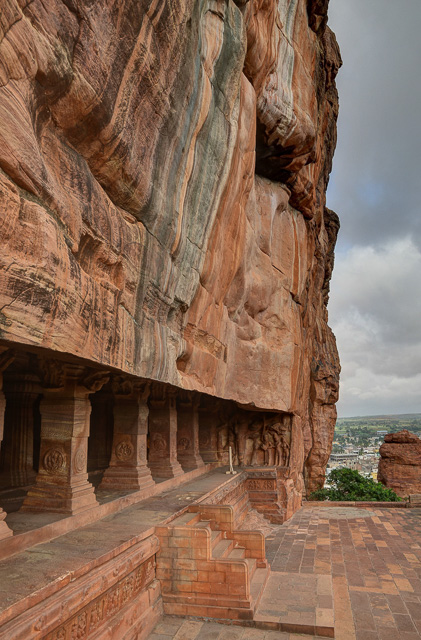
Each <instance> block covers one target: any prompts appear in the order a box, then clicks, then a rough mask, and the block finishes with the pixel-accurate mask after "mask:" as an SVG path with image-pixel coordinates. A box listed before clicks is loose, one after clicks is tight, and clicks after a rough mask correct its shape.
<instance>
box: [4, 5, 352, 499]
mask: <svg viewBox="0 0 421 640" xmlns="http://www.w3.org/2000/svg"><path fill="white" fill-rule="evenodd" d="M327 4H328V3H327V1H326V0H324V1H321V0H307V1H306V0H249V1H247V0H237V1H236V2H234V1H233V0H171V2H170V1H169V0H167V1H165V2H163V1H162V0H153V1H152V2H151V1H150V0H148V1H146V0H124V1H121V0H120V1H118V2H115V1H111V0H97V1H96V2H92V1H91V0H48V1H47V2H42V1H41V0H33V1H32V2H30V3H26V2H21V1H20V0H5V1H3V2H2V12H1V18H0V29H1V36H0V38H1V44H0V207H1V218H0V225H1V226H0V228H1V244H2V251H1V256H0V261H1V273H2V275H1V279H0V298H1V305H0V307H1V309H0V339H1V340H2V341H3V343H4V344H7V345H26V346H27V347H28V348H40V347H41V348H43V349H45V350H52V351H54V352H61V353H66V354H72V355H73V356H79V357H83V358H84V359H85V360H87V361H89V362H91V363H93V364H95V363H96V364H99V365H101V366H106V367H110V368H113V369H115V370H117V371H122V372H125V373H128V374H132V375H135V376H140V377H142V378H149V379H152V380H158V381H162V382H165V383H170V384H172V385H174V386H176V387H181V388H185V389H191V390H196V391H199V392H204V393H206V394H208V395H210V396H216V397H219V398H222V399H227V400H232V401H235V402H236V403H239V404H240V405H243V406H247V407H256V408H258V409H265V410H268V411H278V412H284V413H288V414H290V415H292V416H293V417H294V420H293V426H292V430H293V446H292V449H291V466H292V467H293V468H294V470H295V471H294V473H293V478H292V479H293V480H294V482H295V483H296V486H297V487H298V488H300V487H301V478H302V475H301V474H302V472H303V470H304V469H305V475H306V478H307V483H308V487H309V488H310V489H311V490H312V489H314V488H316V487H317V486H319V485H320V483H321V482H322V481H323V478H324V470H325V466H326V463H327V459H328V456H329V453H330V448H331V441H332V437H333V429H334V424H335V418H336V413H335V402H336V400H337V394H338V375H339V361H338V355H337V351H336V346H335V339H334V336H333V335H332V332H331V330H330V329H329V327H328V325H327V311H326V305H327V301H328V292H329V279H330V275H331V270H332V266H333V249H334V245H335V240H336V234H337V231H338V227H339V223H338V218H337V216H336V215H335V214H334V213H333V212H331V211H329V210H328V209H327V208H326V207H325V191H326V186H327V182H328V176H329V172H330V170H331V163H332V156H333V152H334V147H335V142H336V118H337V111H338V100H337V93H336V88H335V82H334V81H335V75H336V73H337V70H338V68H339V66H340V64H341V60H340V54H339V50H338V47H337V44H336V40H335V37H334V35H333V33H332V32H331V31H330V30H329V28H328V27H327V26H326V20H327Z"/></svg>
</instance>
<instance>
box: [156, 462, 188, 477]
mask: <svg viewBox="0 0 421 640" xmlns="http://www.w3.org/2000/svg"><path fill="white" fill-rule="evenodd" d="M149 468H150V470H151V473H152V475H154V476H156V477H157V478H176V477H177V476H181V475H183V474H184V471H183V469H182V467H181V464H180V463H179V462H170V461H169V460H160V461H156V462H155V461H152V460H150V461H149Z"/></svg>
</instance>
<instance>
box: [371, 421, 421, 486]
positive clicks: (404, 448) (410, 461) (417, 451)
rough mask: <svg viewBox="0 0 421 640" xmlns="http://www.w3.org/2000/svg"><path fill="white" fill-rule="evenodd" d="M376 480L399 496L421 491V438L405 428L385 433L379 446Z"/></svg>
mask: <svg viewBox="0 0 421 640" xmlns="http://www.w3.org/2000/svg"><path fill="white" fill-rule="evenodd" d="M378 480H379V482H382V483H383V484H384V485H385V486H386V487H389V489H393V491H395V492H396V493H397V494H398V496H401V497H405V496H408V495H410V494H419V493H421V439H420V438H418V437H417V436H416V435H415V434H414V433H410V432H409V431H407V430H406V429H404V430H403V431H398V432H397V433H389V434H387V435H386V436H385V437H384V444H382V446H381V447H380V461H379V471H378Z"/></svg>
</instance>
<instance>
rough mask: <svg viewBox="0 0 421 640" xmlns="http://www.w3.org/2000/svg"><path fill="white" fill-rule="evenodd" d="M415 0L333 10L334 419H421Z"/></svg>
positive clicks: (420, 11) (342, 4)
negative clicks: (337, 378) (415, 415)
mask: <svg viewBox="0 0 421 640" xmlns="http://www.w3.org/2000/svg"><path fill="white" fill-rule="evenodd" d="M420 24H421V2H420V0H401V1H400V2H396V1H395V0H330V7H329V25H330V27H331V28H332V29H333V30H334V31H335V33H336V35H337V38H338V42H339V45H340V47H341V51H342V57H343V61H344V65H343V67H342V69H341V70H340V73H339V75H338V81H337V82H338V90H339V100H340V115H339V126H338V146H337V150H336V154H335V158H334V165H333V172H332V176H331V181H330V185H329V190H328V199H327V202H328V206H329V207H331V208H332V209H334V210H335V211H337V213H338V214H339V216H340V219H341V231H340V235H339V241H338V245H337V252H336V264H335V269H334V272H333V279H332V286H331V296H330V303H329V318H330V324H331V326H332V328H333V330H334V332H335V334H336V336H337V341H338V347H339V353H340V357H341V362H342V375H341V391H340V401H339V405H338V410H339V415H367V414H383V413H406V412H421V322H420V318H421V211H420V209H421V206H420V196H419V191H420V189H419V186H418V185H419V183H420V177H419V173H420V169H419V166H420V157H419V156H420V149H421V126H420V115H421V83H420V81H419V76H420V65H421V39H420V37H419V28H420Z"/></svg>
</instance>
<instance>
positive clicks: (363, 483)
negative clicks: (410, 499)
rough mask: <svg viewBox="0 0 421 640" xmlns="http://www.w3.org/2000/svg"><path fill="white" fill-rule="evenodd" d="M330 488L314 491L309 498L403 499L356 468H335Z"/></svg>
mask: <svg viewBox="0 0 421 640" xmlns="http://www.w3.org/2000/svg"><path fill="white" fill-rule="evenodd" d="M328 481H329V484H330V485H331V486H330V488H329V489H318V490H317V491H313V493H312V494H311V495H310V497H309V500H330V501H332V502H335V501H338V502H342V501H347V502H352V501H354V500H358V501H363V500H366V501H368V502H398V501H400V500H401V498H399V497H398V496H397V495H396V493H395V492H394V491H392V489H387V488H386V487H384V486H383V485H382V484H380V483H378V482H374V480H373V479H372V478H365V477H364V476H362V475H361V474H360V473H358V471H355V470H354V469H333V470H332V471H331V472H330V474H329V476H328Z"/></svg>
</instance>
